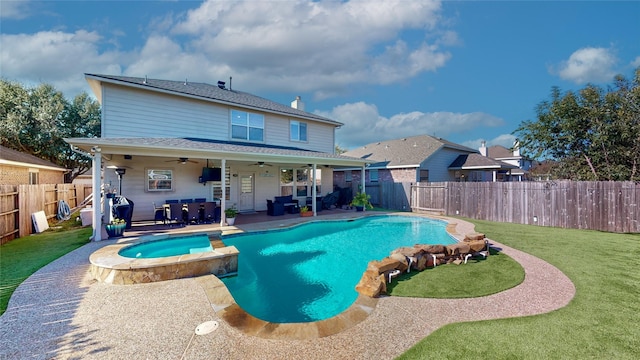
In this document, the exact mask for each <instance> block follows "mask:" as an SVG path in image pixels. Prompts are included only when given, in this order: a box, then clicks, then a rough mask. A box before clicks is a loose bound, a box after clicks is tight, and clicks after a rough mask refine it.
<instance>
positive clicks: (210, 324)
mask: <svg viewBox="0 0 640 360" xmlns="http://www.w3.org/2000/svg"><path fill="white" fill-rule="evenodd" d="M217 329H218V322H217V321H205V322H203V323H202V324H200V325H198V327H197V328H196V335H207V334H209V333H210V332H212V331H215V330H217Z"/></svg>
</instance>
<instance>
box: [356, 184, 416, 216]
mask: <svg viewBox="0 0 640 360" xmlns="http://www.w3.org/2000/svg"><path fill="white" fill-rule="evenodd" d="M351 191H352V192H353V195H355V194H356V193H357V192H358V191H360V188H359V185H358V184H353V185H352V186H351ZM365 192H366V193H367V194H368V195H369V196H371V199H370V202H371V204H373V205H375V206H379V207H381V208H385V209H393V210H403V211H409V210H411V202H410V200H411V197H410V195H411V194H410V192H411V183H391V182H382V183H368V184H365Z"/></svg>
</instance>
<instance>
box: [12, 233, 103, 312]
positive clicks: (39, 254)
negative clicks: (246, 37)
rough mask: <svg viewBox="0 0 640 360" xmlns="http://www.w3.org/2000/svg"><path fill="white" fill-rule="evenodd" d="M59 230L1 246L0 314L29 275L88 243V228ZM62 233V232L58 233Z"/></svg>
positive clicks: (26, 237) (89, 234)
mask: <svg viewBox="0 0 640 360" xmlns="http://www.w3.org/2000/svg"><path fill="white" fill-rule="evenodd" d="M68 229H69V227H68V226H66V225H63V226H62V228H61V229H58V230H51V231H45V232H43V233H40V234H35V235H31V236H25V237H22V238H19V239H16V240H13V241H11V242H9V243H7V244H4V245H2V246H1V247H0V315H2V314H4V312H5V311H6V310H7V304H8V303H9V298H11V294H13V291H14V290H15V289H16V288H17V287H18V285H20V283H22V282H23V281H24V280H25V279H26V278H28V277H29V276H30V275H31V274H33V273H34V272H36V271H37V270H38V269H40V268H41V267H43V266H45V265H47V264H48V263H50V262H52V261H53V260H55V259H57V258H59V257H61V256H62V255H64V254H66V253H68V252H70V251H72V250H75V249H77V248H79V247H80V246H82V245H84V244H86V243H88V242H89V237H90V236H91V233H92V231H93V230H92V229H91V227H86V228H74V229H71V230H68ZM61 230H64V231H61Z"/></svg>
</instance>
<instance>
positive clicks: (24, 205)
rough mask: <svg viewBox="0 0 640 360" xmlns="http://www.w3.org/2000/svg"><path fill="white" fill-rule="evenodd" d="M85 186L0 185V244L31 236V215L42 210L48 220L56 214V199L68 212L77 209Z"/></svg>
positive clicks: (82, 197) (85, 191)
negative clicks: (70, 209)
mask: <svg viewBox="0 0 640 360" xmlns="http://www.w3.org/2000/svg"><path fill="white" fill-rule="evenodd" d="M86 187H89V189H90V188H91V186H90V185H89V186H87V185H74V184H42V185H0V235H1V236H2V238H1V242H0V243H2V244H4V243H6V242H9V241H10V240H13V239H15V238H18V237H22V236H25V235H29V234H31V233H32V232H33V224H32V221H31V214H32V213H34V212H38V211H44V213H45V215H46V216H47V219H51V218H53V217H55V216H56V215H57V213H58V202H59V201H60V200H64V201H65V202H66V203H67V204H68V205H69V207H70V208H72V209H73V208H75V207H77V206H78V205H79V204H80V203H81V202H82V200H83V199H84V195H85V194H86V193H87V190H86V189H85V188H86ZM90 191H91V190H89V192H90Z"/></svg>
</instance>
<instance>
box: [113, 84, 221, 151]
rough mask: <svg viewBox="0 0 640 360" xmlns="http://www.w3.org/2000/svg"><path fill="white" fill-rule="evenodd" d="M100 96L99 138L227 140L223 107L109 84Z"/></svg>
mask: <svg viewBox="0 0 640 360" xmlns="http://www.w3.org/2000/svg"><path fill="white" fill-rule="evenodd" d="M102 97H103V98H102V104H103V107H102V119H103V121H102V137H103V138H117V137H195V138H207V139H216V140H228V139H229V108H228V107H227V106H218V105H215V104H212V103H208V102H205V101H200V100H194V99H188V98H182V97H176V96H171V95H165V94H161V93H155V92H149V91H142V90H135V89H130V88H126V87H122V86H115V85H110V84H103V90H102ZM105 120H106V121H105Z"/></svg>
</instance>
